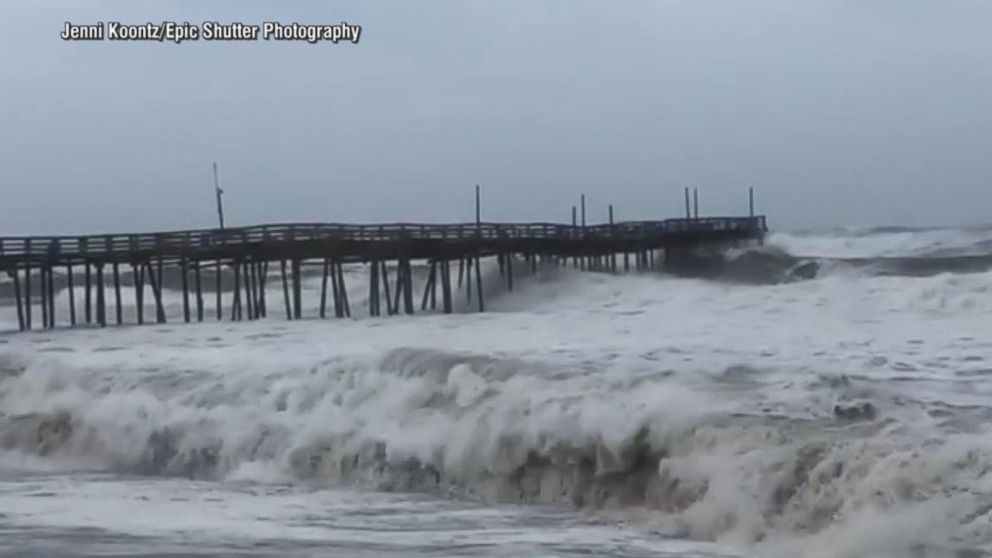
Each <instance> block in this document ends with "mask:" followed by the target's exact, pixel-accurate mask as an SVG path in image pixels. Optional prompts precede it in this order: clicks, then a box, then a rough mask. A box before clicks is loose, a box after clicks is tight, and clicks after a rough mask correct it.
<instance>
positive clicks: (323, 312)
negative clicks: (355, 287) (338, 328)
mask: <svg viewBox="0 0 992 558" xmlns="http://www.w3.org/2000/svg"><path fill="white" fill-rule="evenodd" d="M329 266H330V263H329V261H328V259H327V258H324V272H323V275H321V279H320V313H319V316H320V317H321V318H325V317H327V276H328V274H329V273H330V271H329V270H328V267H329ZM371 304H372V295H371V293H370V294H369V305H371ZM369 314H370V315H371V310H370V312H369Z"/></svg>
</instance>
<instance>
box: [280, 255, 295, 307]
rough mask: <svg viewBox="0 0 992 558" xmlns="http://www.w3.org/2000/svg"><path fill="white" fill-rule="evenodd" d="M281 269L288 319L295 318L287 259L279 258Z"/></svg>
mask: <svg viewBox="0 0 992 558" xmlns="http://www.w3.org/2000/svg"><path fill="white" fill-rule="evenodd" d="M279 271H280V273H281V275H282V295H283V298H284V299H285V301H286V319H287V320H292V319H293V310H292V307H291V306H290V303H289V279H288V278H287V277H286V260H279Z"/></svg>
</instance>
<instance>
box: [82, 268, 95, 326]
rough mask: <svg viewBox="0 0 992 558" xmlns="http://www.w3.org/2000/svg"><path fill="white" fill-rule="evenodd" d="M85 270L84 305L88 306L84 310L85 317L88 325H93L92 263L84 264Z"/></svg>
mask: <svg viewBox="0 0 992 558" xmlns="http://www.w3.org/2000/svg"><path fill="white" fill-rule="evenodd" d="M83 268H84V269H85V272H84V276H83V284H84V285H85V287H86V293H85V294H84V296H83V299H84V304H85V305H86V307H85V309H84V315H85V317H86V323H87V324H91V323H93V300H92V298H91V296H90V288H91V287H92V285H93V279H92V277H91V276H90V262H89V261H86V262H83Z"/></svg>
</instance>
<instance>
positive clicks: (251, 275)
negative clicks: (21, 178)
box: [0, 204, 767, 331]
mask: <svg viewBox="0 0 992 558" xmlns="http://www.w3.org/2000/svg"><path fill="white" fill-rule="evenodd" d="M583 205H584V204H583ZM583 221H584V207H583ZM611 221H612V211H611ZM766 231H767V227H766V224H765V217H764V216H749V217H708V218H698V217H688V218H684V219H668V220H663V221H626V222H618V223H613V222H610V223H606V224H600V225H588V226H586V225H584V224H575V223H573V224H572V225H562V224H553V223H528V224H505V223H483V222H476V223H468V224H388V225H343V224H321V223H315V224H287V225H260V226H252V227H240V228H227V229H206V230H190V231H176V232H158V233H142V234H107V235H91V236H52V237H42V236H36V237H17V238H11V237H7V238H0V272H6V273H7V274H8V275H9V277H10V278H11V280H12V290H13V292H12V297H13V299H14V303H15V305H16V307H17V320H18V326H19V328H20V329H21V330H22V331H25V330H30V329H32V328H33V327H35V326H37V325H38V324H36V323H35V322H34V318H35V316H34V315H33V314H34V313H35V309H36V307H38V306H40V318H41V324H40V325H41V327H42V328H54V327H56V326H57V325H58V324H63V325H69V326H75V325H77V324H94V325H99V326H106V325H107V324H108V323H116V324H124V323H137V324H143V323H146V322H154V323H164V322H165V321H166V318H167V316H166V312H165V305H164V304H163V300H162V298H163V296H162V293H163V290H164V288H165V284H166V281H167V279H168V280H169V281H170V282H172V283H173V284H175V285H176V289H177V290H178V291H181V294H182V319H183V321H185V322H191V321H203V320H207V319H215V320H221V319H224V318H230V319H231V320H235V321H237V320H244V319H248V320H254V319H258V318H263V317H266V316H268V314H269V310H271V309H273V308H272V306H273V304H275V305H276V306H279V305H281V306H284V307H285V308H284V309H285V315H286V318H287V319H291V320H292V319H300V318H301V317H302V315H303V310H302V309H303V301H302V288H301V283H302V278H303V275H304V273H305V272H304V269H303V268H304V266H309V267H310V268H311V269H312V268H313V266H317V267H318V269H319V273H320V278H321V290H320V301H319V316H320V317H321V318H324V317H327V316H328V315H329V314H330V313H333V315H334V316H335V317H338V318H345V317H350V316H351V313H352V310H351V306H350V303H349V300H348V290H347V288H346V284H345V273H344V270H343V265H344V264H364V265H365V266H367V270H368V273H367V277H368V289H369V291H368V292H369V297H368V302H367V305H368V313H369V315H371V316H380V315H383V314H387V315H392V314H398V313H404V314H412V313H414V311H415V297H416V296H417V294H418V293H414V284H413V272H412V266H411V262H413V261H423V262H426V266H427V279H426V283H425V286H424V290H423V292H422V293H419V298H420V308H421V309H422V310H427V309H428V308H430V309H431V310H437V309H438V306H439V305H440V309H441V311H443V312H445V313H451V312H453V310H454V304H453V300H454V296H455V293H456V292H457V291H458V290H459V289H461V288H462V287H464V290H465V292H466V294H467V296H468V297H469V298H471V299H473V304H474V305H475V306H476V307H477V309H478V310H479V311H482V310H484V309H485V298H484V293H483V281H482V273H481V267H482V266H481V260H482V259H483V258H495V259H496V260H497V262H498V265H499V271H500V275H501V277H502V278H503V280H505V281H506V284H507V288H508V289H509V290H512V289H513V281H514V273H515V271H514V267H515V266H529V267H531V268H534V269H536V267H537V266H538V264H539V262H540V263H544V264H548V263H550V264H552V265H572V266H575V267H579V268H581V269H587V270H592V271H603V272H611V273H619V272H628V271H631V270H632V269H634V270H644V269H649V268H652V267H655V258H656V257H658V258H659V259H660V258H661V257H664V258H665V259H671V258H675V257H677V256H678V255H679V254H681V255H685V254H688V253H690V252H691V251H692V250H695V249H697V248H700V247H706V246H710V245H712V246H724V245H728V244H737V243H741V242H749V241H755V240H758V241H760V239H761V238H762V237H763V235H764V233H765V232H766ZM456 266H457V271H455V270H454V269H453V268H454V267H456ZM390 271H391V272H392V273H390ZM390 275H392V277H390ZM225 277H226V278H228V282H227V283H223V280H224V278H225ZM268 281H279V282H280V283H281V286H282V294H283V296H282V299H283V300H281V301H271V300H267V298H266V289H265V287H266V283H267V282H268ZM146 286H147V289H146ZM80 287H82V293H81V294H80V293H78V290H79V288H80ZM127 288H131V289H133V290H134V299H135V302H136V303H135V306H134V311H133V315H130V316H125V315H124V312H123V308H122V304H121V296H122V295H121V291H122V289H127ZM62 289H66V290H67V291H68V293H67V294H68V299H69V300H68V305H67V306H68V308H57V305H56V304H55V301H56V292H57V290H62ZM473 290H474V296H473ZM146 291H147V292H146ZM146 294H150V296H151V297H152V298H153V300H154V308H155V311H154V315H152V316H146V315H145V296H146ZM77 296H81V297H82V299H83V300H82V301H80V302H81V303H82V312H81V313H80V314H81V315H77V309H78V308H79V304H78V303H77V300H76V297H77ZM205 296H213V297H214V301H213V302H214V304H213V312H212V315H210V316H208V315H207V313H206V312H207V310H208V309H207V307H206V305H205V304H204V298H205ZM111 298H112V299H113V304H112V310H113V315H108V309H110V308H111V305H108V299H111ZM224 298H227V301H226V302H225V300H223V299H224ZM280 303H281V304H280ZM225 306H226V310H225Z"/></svg>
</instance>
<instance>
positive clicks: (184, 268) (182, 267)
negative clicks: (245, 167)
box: [179, 260, 190, 323]
mask: <svg viewBox="0 0 992 558" xmlns="http://www.w3.org/2000/svg"><path fill="white" fill-rule="evenodd" d="M179 272H180V273H182V274H183V280H182V284H183V321H184V322H186V323H189V321H190V312H189V263H188V262H187V261H186V260H183V261H181V262H179Z"/></svg>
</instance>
